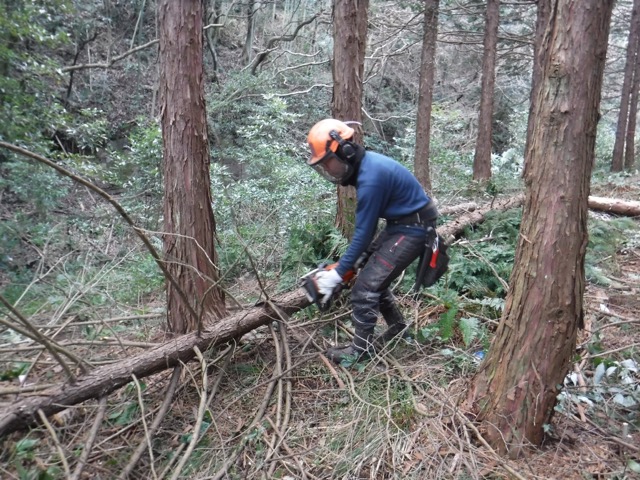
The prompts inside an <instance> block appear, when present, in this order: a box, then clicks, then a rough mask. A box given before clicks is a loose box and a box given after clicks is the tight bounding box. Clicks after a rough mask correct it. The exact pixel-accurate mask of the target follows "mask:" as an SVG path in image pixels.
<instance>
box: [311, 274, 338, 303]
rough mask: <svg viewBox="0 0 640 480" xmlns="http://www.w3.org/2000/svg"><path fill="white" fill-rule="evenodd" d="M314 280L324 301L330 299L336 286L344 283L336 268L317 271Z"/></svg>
mask: <svg viewBox="0 0 640 480" xmlns="http://www.w3.org/2000/svg"><path fill="white" fill-rule="evenodd" d="M314 280H315V282H316V285H317V286H318V292H319V293H320V294H321V295H322V296H323V297H322V302H323V303H325V302H328V301H329V299H330V298H331V296H332V295H333V292H334V291H335V290H336V287H337V286H338V285H340V284H341V283H342V277H341V276H340V274H339V273H338V272H337V271H336V269H335V268H333V269H331V270H321V271H319V272H318V273H316V275H315V277H314Z"/></svg>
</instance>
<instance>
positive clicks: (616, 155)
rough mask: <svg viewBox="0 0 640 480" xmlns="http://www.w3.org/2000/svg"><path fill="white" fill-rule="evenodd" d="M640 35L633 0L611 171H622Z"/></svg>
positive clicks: (638, 3)
mask: <svg viewBox="0 0 640 480" xmlns="http://www.w3.org/2000/svg"><path fill="white" fill-rule="evenodd" d="M639 36H640V0H633V10H632V12H631V25H630V27H629V40H628V41H627V60H626V62H625V65H624V79H623V81H622V93H621V95H620V112H619V113H618V127H617V128H616V140H615V143H614V144H613V154H612V156H611V171H612V172H621V171H622V167H623V166H624V163H623V155H624V143H625V135H626V133H627V122H628V119H629V104H630V99H631V87H632V85H633V71H634V69H635V65H636V54H637V52H636V51H637V44H638V37H639Z"/></svg>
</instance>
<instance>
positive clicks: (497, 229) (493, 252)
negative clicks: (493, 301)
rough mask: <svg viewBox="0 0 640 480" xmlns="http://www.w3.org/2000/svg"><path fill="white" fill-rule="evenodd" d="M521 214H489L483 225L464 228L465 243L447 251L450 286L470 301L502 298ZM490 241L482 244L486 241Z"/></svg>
mask: <svg viewBox="0 0 640 480" xmlns="http://www.w3.org/2000/svg"><path fill="white" fill-rule="evenodd" d="M521 215H522V214H521V212H520V211H517V210H516V211H508V212H504V213H493V214H491V213H490V214H488V215H487V217H486V220H485V222H484V223H483V224H481V225H478V226H476V227H474V228H472V229H467V232H466V235H465V236H466V238H467V239H468V241H467V242H465V243H463V244H457V245H455V246H454V248H451V249H450V256H451V262H450V263H449V276H448V282H449V287H450V288H453V289H455V290H456V291H458V292H460V293H464V294H465V295H467V296H468V297H470V298H483V297H503V296H504V295H505V293H506V292H505V289H504V285H503V283H502V282H501V280H500V279H502V280H504V281H505V282H508V281H509V276H510V275H511V269H512V268H513V258H514V255H515V247H516V239H517V237H518V232H519V228H520V220H521ZM489 238H490V239H491V240H490V241H484V240H486V239H489Z"/></svg>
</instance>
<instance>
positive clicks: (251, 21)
mask: <svg viewBox="0 0 640 480" xmlns="http://www.w3.org/2000/svg"><path fill="white" fill-rule="evenodd" d="M259 5H260V3H259V2H258V1H257V0H249V4H248V5H247V36H246V38H245V41H244V48H243V49H242V59H243V61H244V63H245V64H246V65H248V64H249V63H251V60H252V59H253V37H254V36H255V31H256V12H257V11H258V7H259Z"/></svg>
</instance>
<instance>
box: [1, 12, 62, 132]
mask: <svg viewBox="0 0 640 480" xmlns="http://www.w3.org/2000/svg"><path fill="white" fill-rule="evenodd" d="M68 9H69V5H68V2H66V1H62V0H53V1H50V2H46V3H45V4H42V3H41V2H30V1H24V0H18V1H9V0H3V1H0V73H1V74H0V118H2V119H3V120H2V121H0V139H2V140H5V141H10V142H19V143H24V142H27V143H29V144H31V143H32V142H34V141H35V142H39V141H40V140H41V138H42V137H41V136H42V135H43V134H44V132H46V131H48V132H49V133H53V132H52V131H51V126H52V125H55V123H56V120H57V119H58V118H59V116H60V114H61V113H62V112H63V109H61V108H60V106H59V105H57V104H56V99H55V87H56V86H57V83H58V81H59V77H58V76H57V74H56V73H55V72H56V68H57V67H58V66H59V65H57V64H56V63H55V60H54V59H53V58H54V57H53V56H51V54H50V52H51V50H52V49H55V48H57V47H59V46H61V45H64V44H65V43H66V42H67V41H68V35H67V32H66V31H65V30H64V25H63V24H62V23H61V22H60V18H61V15H62V14H64V13H65V12H66V11H68ZM52 87H53V88H52ZM54 128H55V127H54Z"/></svg>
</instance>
